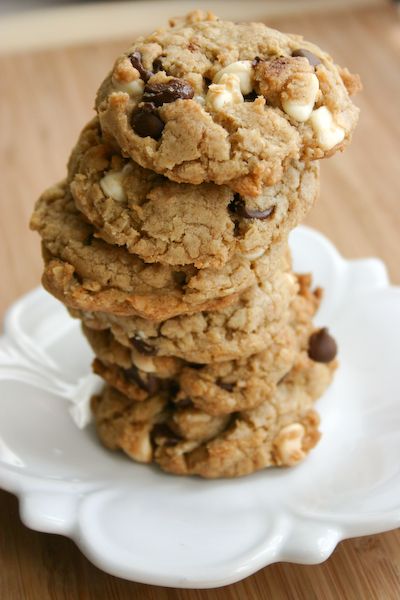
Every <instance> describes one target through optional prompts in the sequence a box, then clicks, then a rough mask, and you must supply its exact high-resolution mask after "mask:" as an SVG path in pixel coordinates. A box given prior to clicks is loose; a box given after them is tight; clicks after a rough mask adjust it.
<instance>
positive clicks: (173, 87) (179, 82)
mask: <svg viewBox="0 0 400 600" xmlns="http://www.w3.org/2000/svg"><path fill="white" fill-rule="evenodd" d="M193 96H194V89H193V88H192V86H191V85H190V83H187V82H186V81H184V80H183V79H170V80H169V81H166V82H165V83H148V84H147V85H146V86H145V88H144V92H143V102H151V103H152V104H154V105H155V106H162V105H163V104H168V103H169V102H175V100H178V99H182V100H188V99H190V98H193Z"/></svg>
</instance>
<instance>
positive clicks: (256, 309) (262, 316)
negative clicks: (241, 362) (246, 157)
mask: <svg viewBox="0 0 400 600" xmlns="http://www.w3.org/2000/svg"><path fill="white" fill-rule="evenodd" d="M296 292H297V283H296V279H295V277H294V276H293V275H292V274H291V273H288V272H285V271H283V272H277V273H276V274H274V275H273V277H272V278H271V280H270V281H269V282H264V284H263V288H261V287H260V286H253V287H252V288H249V289H248V290H246V291H245V292H243V293H242V294H241V295H240V296H239V298H238V299H237V301H236V302H235V303H233V304H231V305H229V306H227V307H225V308H223V309H221V310H213V311H202V312H198V313H195V314H193V315H181V316H179V317H174V318H173V319H168V320H166V321H163V322H161V323H157V322H154V321H150V320H148V319H142V318H140V317H118V316H115V315H113V314H109V313H103V312H97V313H90V312H87V311H85V312H82V311H81V312H77V311H74V312H72V314H73V316H77V317H79V318H80V319H82V321H83V322H84V323H85V325H87V327H90V328H92V329H111V331H112V333H113V336H114V337H115V339H116V340H117V341H118V342H120V343H121V344H122V345H124V346H126V347H127V348H131V347H132V346H133V347H134V348H136V349H137V350H138V351H139V353H140V349H141V348H143V345H144V346H145V347H146V350H145V351H144V352H143V354H144V359H143V360H145V362H146V365H147V368H148V369H150V368H151V366H150V365H151V361H152V355H153V356H159V357H161V356H162V357H166V356H174V357H178V358H182V359H184V360H186V361H189V362H193V363H210V362H213V361H223V360H231V359H234V358H238V357H246V356H249V355H251V354H254V353H255V352H260V351H261V350H263V349H265V348H267V347H268V346H269V345H270V344H271V343H273V340H274V337H275V336H276V335H277V333H278V332H279V331H280V329H281V328H282V327H284V326H285V325H286V324H287V320H288V309H289V306H290V303H291V302H292V300H293V298H294V297H295V295H296ZM134 362H135V364H136V366H137V367H138V368H143V367H142V366H141V363H138V362H137V358H136V357H134ZM153 370H154V371H155V370H156V367H155V366H154V369H153Z"/></svg>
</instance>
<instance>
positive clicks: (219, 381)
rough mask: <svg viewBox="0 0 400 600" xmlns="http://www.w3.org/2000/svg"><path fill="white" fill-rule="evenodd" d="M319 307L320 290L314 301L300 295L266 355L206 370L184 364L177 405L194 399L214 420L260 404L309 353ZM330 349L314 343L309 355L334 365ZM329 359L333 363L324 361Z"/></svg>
mask: <svg viewBox="0 0 400 600" xmlns="http://www.w3.org/2000/svg"><path fill="white" fill-rule="evenodd" d="M318 305H319V290H317V291H316V292H315V293H310V297H306V296H302V295H298V296H297V297H296V299H295V300H294V301H293V302H292V304H291V310H290V322H288V323H287V324H286V325H284V326H282V327H281V328H280V329H278V331H277V332H276V335H275V336H274V339H273V342H272V343H271V344H270V345H269V346H268V347H267V348H266V349H265V350H263V351H261V352H258V353H256V354H252V355H251V356H249V357H244V358H243V357H240V358H238V359H236V360H230V361H222V362H213V363H211V364H208V365H202V366H201V365H200V366H198V365H197V366H196V365H187V364H184V365H183V368H182V370H181V372H180V375H179V387H180V391H179V393H178V395H177V397H176V400H177V402H179V401H181V400H182V399H190V400H191V402H192V403H193V404H194V406H196V407H197V408H199V409H201V410H204V411H205V412H207V413H209V414H212V415H221V414H226V413H232V412H235V411H240V410H247V409H250V408H254V407H256V406H258V405H259V404H261V403H262V402H263V401H265V399H266V398H268V397H269V396H271V395H272V394H273V393H274V392H275V389H276V386H277V384H278V382H279V381H280V380H281V379H282V378H283V377H284V376H285V375H286V374H287V373H288V372H289V371H290V369H291V368H292V367H293V365H294V363H295V362H296V360H297V359H298V356H299V354H300V353H301V352H302V351H303V352H304V351H308V347H309V344H310V340H313V338H314V337H315V334H314V326H313V323H312V317H313V315H314V313H315V311H316V309H317V307H318ZM326 335H328V334H326ZM320 337H321V336H320ZM329 338H330V339H331V340H333V338H331V337H330V336H329ZM317 345H318V348H317ZM314 346H315V348H314ZM327 346H328V343H327V342H326V341H325V342H322V344H321V342H320V343H319V344H318V343H316V342H314V344H313V347H312V350H314V351H313V352H311V353H310V352H309V355H310V356H311V357H312V359H313V360H315V361H316V362H331V361H333V360H334V359H335V356H336V352H332V351H331V353H330V354H329V355H328V353H327V351H326V348H327ZM324 352H325V354H324ZM325 355H326V357H329V360H324V358H325Z"/></svg>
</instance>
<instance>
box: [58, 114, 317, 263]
mask: <svg viewBox="0 0 400 600" xmlns="http://www.w3.org/2000/svg"><path fill="white" fill-rule="evenodd" d="M318 174H319V169H318V164H317V163H311V164H304V163H300V162H297V161H292V162H291V163H290V164H289V165H288V167H287V169H286V170H285V172H284V173H283V178H282V180H281V181H279V182H278V183H277V184H276V185H274V186H269V187H266V186H264V187H263V188H262V191H261V193H260V194H259V196H257V197H256V198H251V197H242V196H240V195H239V194H235V193H234V192H233V191H232V190H231V189H230V188H229V187H228V186H226V185H222V186H218V185H215V184H213V183H204V184H202V185H198V186H195V185H191V184H178V183H174V182H171V181H169V180H168V179H166V178H165V177H162V176H161V175H157V174H155V173H154V172H153V171H150V170H148V169H143V168H142V167H140V166H139V165H138V164H137V163H135V162H133V161H132V160H129V159H125V158H123V157H122V156H121V154H120V152H119V150H118V149H116V148H115V144H112V143H111V142H110V140H109V139H107V137H104V136H103V135H102V133H101V130H100V128H99V122H98V120H97V119H94V120H93V121H91V122H90V123H89V124H88V125H87V126H86V127H85V128H84V130H83V132H82V134H81V136H80V139H79V141H78V143H77V145H76V147H75V149H74V150H73V152H72V155H71V158H70V164H69V180H70V187H71V192H72V195H73V197H74V200H75V203H76V205H77V207H78V208H79V210H80V211H81V212H82V213H83V214H84V215H85V217H86V218H87V219H88V221H89V222H90V223H92V224H93V225H94V227H95V234H94V235H95V236H96V237H98V238H102V239H103V240H105V241H106V242H108V243H110V244H115V245H117V246H124V247H126V248H127V250H128V251H129V252H130V253H132V254H136V255H138V256H139V257H140V258H141V259H142V260H144V261H145V262H148V263H155V262H157V263H160V264H164V265H194V266H195V267H196V268H205V267H211V268H221V267H223V266H224V265H225V264H226V263H227V262H228V261H229V260H231V259H232V257H234V256H235V255H239V256H242V257H245V258H249V259H251V258H256V257H258V256H262V255H263V254H264V253H265V251H266V250H268V248H269V247H270V246H271V245H272V244H274V243H276V242H278V241H279V240H282V239H286V237H287V235H288V233H289V232H290V230H291V229H293V228H294V227H295V226H296V225H297V224H298V223H299V222H300V221H301V220H302V219H303V218H304V217H305V216H306V214H307V213H308V212H309V210H310V209H311V208H312V206H313V204H314V201H315V199H316V197H317V194H318V189H319V176H318Z"/></svg>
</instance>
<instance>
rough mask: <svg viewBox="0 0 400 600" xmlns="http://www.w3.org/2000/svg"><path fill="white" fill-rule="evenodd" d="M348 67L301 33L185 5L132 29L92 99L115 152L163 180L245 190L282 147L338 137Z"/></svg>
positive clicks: (274, 168)
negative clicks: (182, 13) (147, 30)
mask: <svg viewBox="0 0 400 600" xmlns="http://www.w3.org/2000/svg"><path fill="white" fill-rule="evenodd" d="M360 87H361V86H360V82H359V78H358V76H353V75H351V74H350V73H349V72H348V71H347V70H345V69H341V68H340V67H338V66H337V65H335V63H334V62H333V60H332V58H331V57H330V56H329V55H328V54H327V53H326V52H324V51H323V50H321V49H320V48H318V47H317V46H315V45H314V44H311V43H310V42H307V41H305V40H303V38H301V37H300V36H297V35H290V34H284V33H281V32H279V31H276V30H274V29H271V28H269V27H267V26H266V25H264V24H263V23H232V22H228V21H222V20H220V19H218V18H216V17H215V16H214V15H211V14H210V13H204V14H203V13H199V12H197V13H192V14H190V15H188V17H187V18H186V19H178V20H175V21H173V22H172V23H171V26H170V27H169V28H165V29H158V30H157V31H156V32H154V33H153V34H151V35H149V36H147V37H141V38H138V39H137V40H136V42H135V43H134V44H133V45H132V46H131V47H130V48H129V49H128V50H127V51H126V52H125V53H124V54H122V55H121V56H120V57H118V59H117V60H116V62H115V65H114V68H113V70H112V72H111V73H110V74H109V75H108V77H107V78H106V79H105V81H104V82H103V84H102V85H101V87H100V89H99V91H98V95H97V100H96V107H97V111H98V114H99V118H100V122H101V126H102V129H103V131H104V132H106V133H107V134H109V135H110V136H111V137H112V138H113V139H114V140H116V142H117V143H118V145H119V146H120V147H121V149H122V151H123V153H124V154H125V155H127V156H130V157H131V158H132V159H133V160H135V161H136V162H137V163H139V164H140V165H141V166H143V167H145V168H148V169H151V170H152V171H155V172H157V173H160V174H162V175H165V176H166V177H168V178H169V179H171V180H173V181H177V182H180V183H192V184H195V185H198V184H201V183H204V182H208V181H212V182H214V183H217V184H220V185H221V184H226V185H228V186H229V187H230V188H231V189H233V190H234V191H236V192H238V193H239V194H242V195H244V196H257V195H259V194H260V192H261V189H262V186H263V185H273V184H275V183H276V182H278V181H279V180H280V179H281V178H282V173H283V171H284V169H285V167H286V165H287V164H288V162H289V161H290V160H292V159H299V158H300V159H301V160H307V161H309V160H315V159H319V158H323V157H324V156H329V155H331V154H333V153H334V152H335V151H336V150H341V149H343V148H344V147H345V146H346V145H347V143H348V142H349V141H350V139H351V135H352V133H353V130H354V128H355V126H356V123H357V119H358V109H357V108H356V107H355V106H354V104H353V103H352V101H351V100H350V93H354V92H355V91H357V90H358V89H359V88H360Z"/></svg>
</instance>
